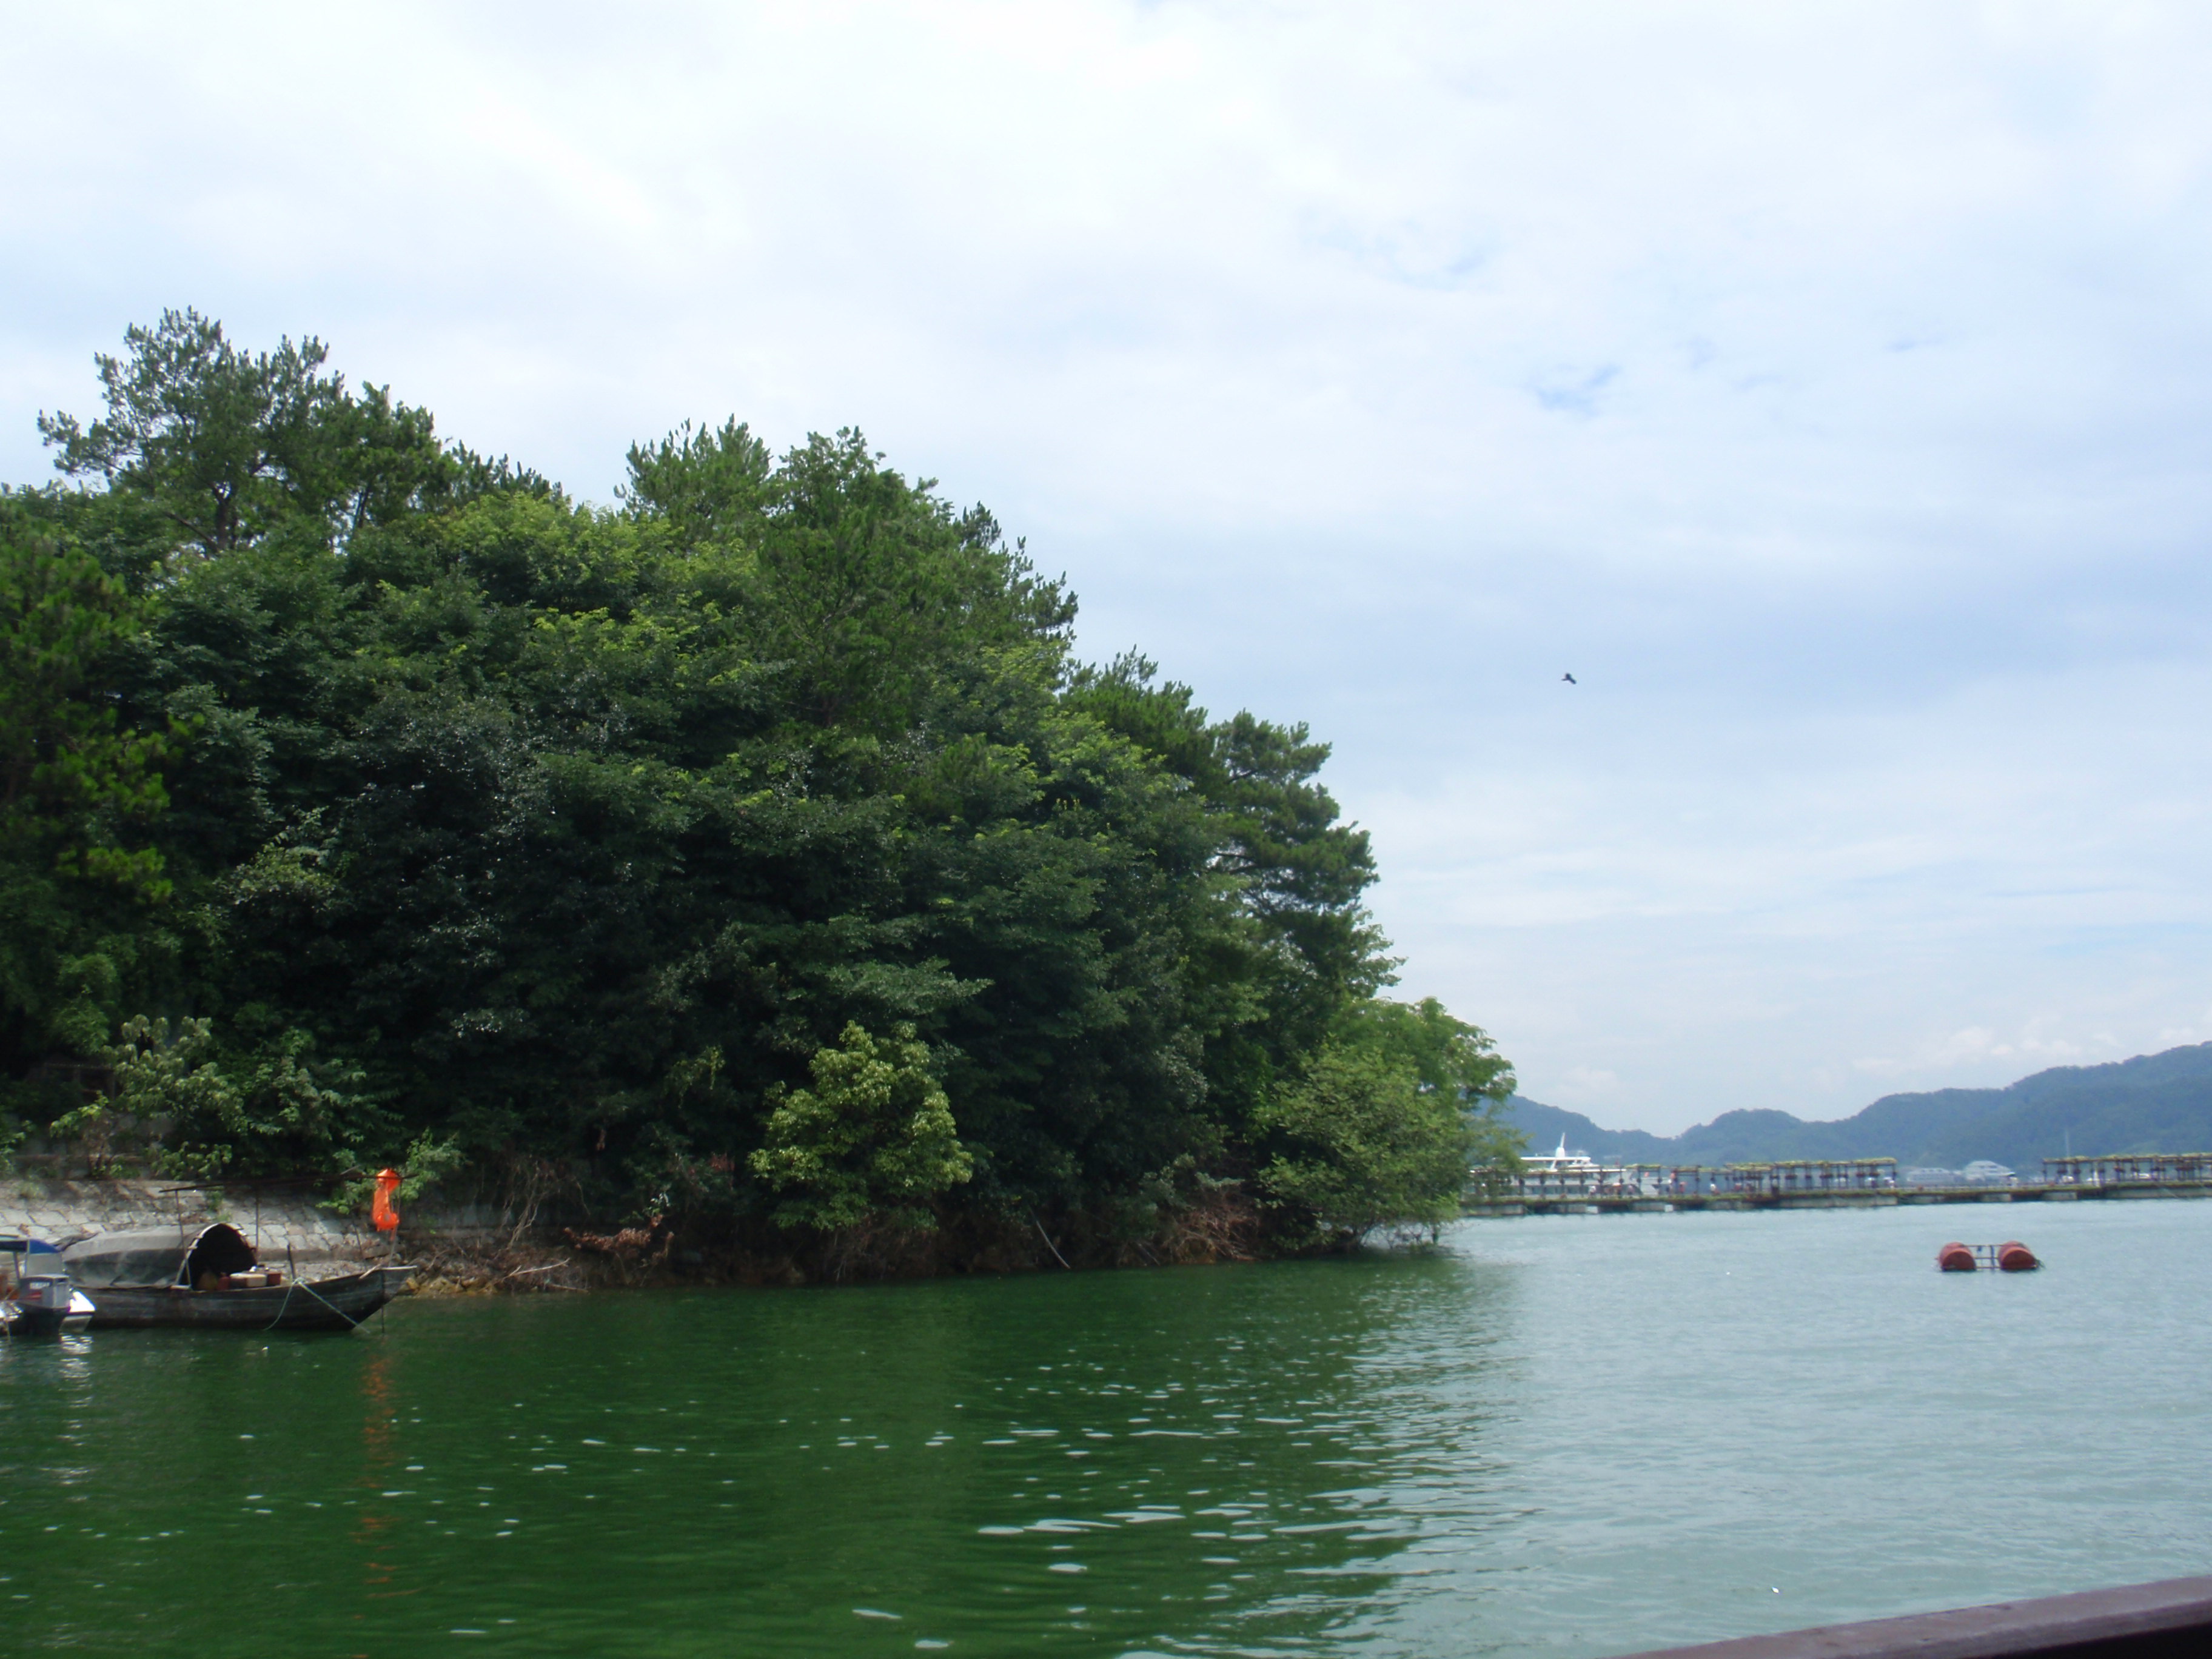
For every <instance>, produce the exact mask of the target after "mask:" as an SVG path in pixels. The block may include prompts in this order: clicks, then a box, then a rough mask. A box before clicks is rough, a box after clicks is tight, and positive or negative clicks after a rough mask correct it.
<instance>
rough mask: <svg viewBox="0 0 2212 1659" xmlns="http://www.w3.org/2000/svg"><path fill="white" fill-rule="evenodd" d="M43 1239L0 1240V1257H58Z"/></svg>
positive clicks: (58, 1251) (56, 1252)
mask: <svg viewBox="0 0 2212 1659" xmlns="http://www.w3.org/2000/svg"><path fill="white" fill-rule="evenodd" d="M60 1254H61V1251H60V1250H58V1249H56V1248H55V1247H54V1246H53V1245H52V1244H49V1243H46V1240H45V1239H43V1238H0V1255H60Z"/></svg>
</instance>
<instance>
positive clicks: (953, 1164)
mask: <svg viewBox="0 0 2212 1659" xmlns="http://www.w3.org/2000/svg"><path fill="white" fill-rule="evenodd" d="M323 361H324V354H323V350H322V348H321V347H320V346H319V345H318V344H317V343H314V342H313V341H309V342H307V343H304V344H301V345H297V346H295V345H293V344H292V343H289V342H286V343H284V344H283V346H282V347H280V349H278V350H277V351H276V352H274V353H270V354H263V355H258V356H256V355H252V354H249V353H246V352H243V351H241V350H239V349H236V348H235V347H234V346H233V345H232V344H231V343H230V342H229V341H228V339H226V338H225V337H224V336H223V335H222V331H221V330H220V329H219V328H217V327H216V325H214V324H212V323H210V322H208V321H206V320H204V319H201V318H199V317H197V316H196V315H193V314H191V313H183V314H177V313H170V314H168V315H167V316H165V317H164V318H163V319H162V321H161V324H160V325H158V326H157V327H155V328H153V329H149V330H136V329H134V330H133V331H131V334H130V335H129V337H128V339H127V351H126V354H125V357H123V358H122V359H109V358H102V359H101V360H100V380H101V386H102V389H103V392H104V396H105V399H106V416H104V418H102V419H100V420H98V421H95V422H92V423H91V424H89V425H84V424H82V423H80V422H78V421H76V420H75V419H73V418H71V417H70V416H50V417H46V418H45V419H43V420H42V422H41V427H42V429H43V430H44V431H45V433H46V435H47V438H48V440H49V441H50V443H52V445H53V446H54V447H55V449H56V452H57V455H58V465H59V466H60V467H61V469H62V470H63V471H64V473H65V474H67V475H69V476H70V477H73V478H75V479H77V480H79V481H80V482H79V483H78V485H77V487H74V488H71V487H64V486H60V485H56V486H51V487H48V488H46V489H18V490H14V491H10V492H8V493H6V494H4V495H0V583H4V587H0V653H4V654H0V665H4V671H5V676H6V678H5V684H4V687H0V695H4V696H5V698H6V700H7V702H6V709H7V712H8V714H9V720H8V727H9V731H8V735H7V738H6V744H7V747H6V748H5V749H4V750H0V767H4V768H5V773H4V775H5V779H6V791H7V793H6V798H5V805H4V811H5V817H4V819H0V835H4V841H0V858H4V866H0V910H4V921H5V931H6V943H5V945H4V955H0V1060H4V1062H5V1066H6V1069H7V1073H8V1074H9V1076H10V1077H14V1078H17V1079H22V1078H25V1077H27V1075H29V1073H31V1072H32V1070H33V1067H34V1066H37V1065H38V1064H39V1063H40V1062H52V1061H54V1060H69V1059H82V1060H100V1059H101V1058H102V1057H103V1056H104V1057H105V1058H106V1060H108V1061H109V1062H110V1063H111V1064H112V1066H114V1068H115V1071H114V1075H115V1077H116V1079H118V1088H117V1089H116V1091H115V1092H114V1097H113V1098H112V1100H111V1102H110V1103H109V1105H110V1108H111V1109H112V1118H111V1120H110V1121H108V1123H107V1125H106V1128H107V1130H108V1131H112V1132H113V1133H118V1134H119V1133H124V1132H125V1129H126V1128H127V1127H129V1126H131V1125H135V1126H136V1128H137V1133H139V1135H140V1136H141V1139H142V1140H143V1143H144V1144H143V1148H142V1150H143V1156H144V1157H146V1158H149V1159H152V1160H154V1161H156V1162H160V1163H161V1164H163V1166H164V1167H167V1168H170V1169H174V1170H191V1171H196V1172H200V1173H203V1174H204V1173H209V1172H214V1171H219V1170H230V1171H232V1172H234V1173H243V1172H249V1171H287V1170H303V1171H304V1170H312V1171H317V1172H325V1173H340V1172H344V1171H347V1170H357V1169H359V1168H362V1167H364V1166H374V1164H377V1163H380V1162H382V1161H385V1160H388V1159H392V1158H399V1157H401V1156H402V1155H403V1149H404V1148H407V1147H410V1146H413V1147H415V1148H416V1149H417V1151H418V1153H420V1152H422V1149H423V1148H425V1147H436V1146H453V1147H457V1148H458V1149H459V1152H461V1153H462V1154H464V1155H465V1157H466V1158H468V1159H469V1160H470V1161H471V1164H473V1165H474V1166H475V1167H477V1169H478V1170H481V1171H484V1172H488V1173H490V1174H492V1175H495V1176H496V1175H497V1174H498V1172H500V1171H501V1170H506V1169H508V1168H511V1167H513V1166H515V1165H516V1164H518V1163H524V1162H526V1163H528V1164H531V1166H532V1168H537V1169H543V1168H544V1167H546V1166H547V1165H548V1164H554V1165H557V1166H558V1167H559V1168H561V1169H562V1170H565V1171H567V1172H568V1178H570V1179H571V1180H572V1182H573V1190H574V1191H575V1192H576V1193H578V1194H581V1195H582V1196H583V1197H584V1199H585V1200H586V1201H587V1202H589V1203H590V1204H592V1205H593V1206H597V1207H599V1208H600V1209H604V1210H608V1211H635V1212H640V1213H648V1212H649V1213H653V1214H663V1215H665V1214H675V1215H680V1216H682V1217H684V1218H686V1219H687V1221H688V1222H690V1223H691V1224H695V1225H700V1226H702V1227H703V1226H708V1225H728V1226H729V1227H732V1228H735V1229H738V1230H743V1229H744V1228H746V1227H749V1226H755V1225H781V1226H785V1227H793V1228H800V1229H807V1228H812V1229H833V1230H834V1229H837V1228H845V1227H850V1226H853V1225H859V1224H860V1222H861V1221H862V1220H863V1219H866V1220H869V1221H872V1222H879V1223H880V1222H885V1221H890V1222H897V1223H902V1224H908V1225H928V1224H930V1223H933V1222H934V1221H939V1220H943V1219H945V1218H947V1217H949V1216H951V1215H955V1214H957V1215H960V1216H963V1217H968V1218H976V1217H990V1216H997V1217H1002V1218H1014V1217H1020V1216H1024V1215H1030V1216H1034V1214H1035V1213H1036V1212H1037V1211H1038V1210H1040V1209H1042V1210H1044V1211H1046V1212H1053V1213H1058V1214H1061V1215H1074V1214H1108V1213H1115V1214H1121V1213H1126V1212H1127V1208H1128V1205H1129V1203H1130V1201H1131V1200H1133V1197H1134V1195H1137V1194H1144V1193H1147V1192H1158V1191H1159V1190H1162V1172H1164V1171H1173V1170H1183V1171H1192V1170H1195V1171H1199V1172H1201V1173H1202V1175H1203V1176H1204V1178H1205V1179H1206V1181H1209V1182H1217V1183H1218V1182H1223V1181H1251V1180H1255V1179H1256V1181H1257V1183H1258V1184H1257V1187H1256V1188H1255V1196H1257V1197H1260V1198H1261V1199H1263V1200H1264V1208H1265V1209H1266V1211H1267V1215H1268V1216H1269V1217H1270V1218H1271V1220H1270V1225H1271V1226H1272V1227H1273V1229H1274V1231H1275V1236H1276V1237H1279V1238H1281V1239H1285V1240H1290V1239H1297V1240H1310V1239H1312V1238H1316V1237H1322V1236H1328V1237H1343V1236H1347V1235H1350V1234H1353V1233H1356V1232H1358V1231H1362V1230H1364V1227H1365V1226H1366V1225H1373V1224H1379V1223H1383V1222H1389V1221H1395V1220H1407V1219H1410V1220H1424V1219H1428V1218H1433V1217H1434V1216H1436V1215H1438V1214H1441V1213H1442V1212H1443V1211H1442V1209H1441V1208H1440V1206H1443V1205H1446V1204H1448V1203H1449V1201H1450V1200H1452V1199H1453V1198H1454V1197H1455V1194H1456V1193H1457V1191H1458V1188H1459V1186H1460V1185H1461V1183H1462V1181H1463V1180H1464V1177H1465V1170H1466V1159H1467V1156H1468V1153H1469V1152H1470V1150H1473V1151H1474V1152H1479V1153H1480V1155H1482V1156H1484V1157H1486V1158H1510V1152H1511V1146H1510V1139H1507V1138H1504V1137H1503V1136H1502V1133H1501V1132H1500V1131H1499V1130H1498V1128H1497V1127H1496V1125H1495V1123H1494V1122H1493V1121H1492V1120H1491V1118H1490V1117H1489V1115H1488V1114H1489V1113H1490V1112H1491V1111H1492V1109H1494V1106H1495V1103H1497V1102H1498V1101H1499V1100H1502V1099H1503V1098H1504V1096H1505V1095H1506V1094H1507V1093H1509V1092H1510V1086H1511V1077H1510V1072H1508V1071H1507V1070H1506V1068H1505V1066H1504V1062H1503V1061H1501V1060H1498V1058H1497V1057H1496V1055H1495V1054H1492V1052H1491V1050H1490V1048H1489V1045H1488V1043H1487V1041H1486V1039H1484V1038H1483V1036H1481V1034H1480V1032H1479V1031H1477V1030H1474V1028H1473V1027H1470V1026H1466V1025H1462V1024H1459V1023H1457V1022H1455V1021H1452V1020H1450V1019H1449V1016H1446V1015H1444V1014H1443V1011H1442V1010H1441V1009H1439V1008H1437V1007H1436V1006H1435V1005H1434V1004H1432V1003H1431V1004H1425V1005H1423V1006H1421V1007H1420V1008H1418V1009H1415V1008H1409V1007H1406V1006H1402V1005H1398V1004H1394V1003H1389V1002H1387V1001H1383V1000H1380V999H1379V998H1378V996H1377V993H1378V992H1379V990H1380V989H1381V988H1382V987H1383V986H1384V985H1385V984H1386V983H1388V982H1389V966H1390V964H1389V959H1388V958H1387V957H1386V956H1385V955H1384V954H1383V952H1384V948H1385V947H1384V945H1383V941H1382V940H1381V939H1380V938H1379V937H1378V936H1377V934H1376V931H1375V930H1374V928H1373V927H1372V926H1371V925H1370V922H1369V921H1368V920H1367V917H1366V915H1365V913H1364V911H1363V909H1362V908H1361V903H1360V901H1361V896H1362V894H1363V892H1364V890H1365V889H1366V887H1367V886H1368V885H1369V884H1370V882H1371V881H1372V880H1373V878H1374V866H1373V861H1372V858H1371V856H1370V849H1369V846H1368V842H1367V838H1366V836H1364V834H1363V833H1361V832H1360V831H1358V830H1357V829H1353V828H1351V827H1349V826H1347V825H1346V824H1344V823H1340V822H1339V821H1338V816H1337V811H1336V807H1335V805H1334V802H1333V801H1332V800H1331V799H1329V796H1328V793H1327V792H1326V791H1325V790H1324V789H1322V787H1320V785H1319V784H1318V783H1317V782H1316V772H1317V771H1318V769H1319V768H1320V767H1321V765H1322V762H1323V760H1324V759H1325V758H1326V757H1327V753H1328V751H1327V750H1326V748H1325V747H1323V746H1322V745H1321V744H1316V743H1315V742H1313V741H1311V740H1310V738H1309V737H1308V736H1307V734H1306V732H1305V731H1304V728H1303V727H1299V726H1277V725H1274V724H1272V723H1270V722H1267V721H1265V720H1260V719H1257V718H1255V717H1254V716H1252V715H1250V714H1238V715H1237V716H1235V717H1234V718H1232V719H1229V720H1213V719H1212V718H1211V717H1209V716H1208V715H1207V714H1206V712H1205V711H1204V710H1202V709H1200V708H1197V707H1196V706H1195V705H1194V702H1193V699H1192V696H1191V694H1190V692H1189V691H1188V690H1187V689H1186V688H1184V687H1182V686H1179V685H1176V684H1169V683H1164V682H1162V681H1160V680H1159V679H1158V678H1157V676H1156V674H1155V672H1154V670H1153V668H1152V665H1150V664H1149V663H1147V662H1145V661H1144V660H1142V659H1138V658H1135V657H1129V658H1125V659H1121V660H1120V661H1117V662H1115V663H1113V664H1110V665H1106V666H1103V667H1096V666H1087V665H1083V664H1080V663H1079V662H1078V661H1077V660H1076V659H1074V657H1073V654H1072V649H1071V643H1070V633H1071V628H1072V624H1073V617H1074V611H1075V608H1074V602H1073V598H1072V596H1071V595H1070V594H1069V593H1068V592H1066V588H1065V586H1063V585H1062V584H1061V583H1060V582H1057V581H1052V580H1045V579H1043V578H1042V577H1040V576H1039V575H1038V574H1037V573H1036V571H1035V569H1034V568H1032V566H1031V565H1030V561H1029V560H1028V558H1027V557H1026V556H1025V555H1024V550H1023V549H1022V547H1021V546H1020V544H1018V543H1012V544H1010V543H1009V542H1008V541H1007V539H1006V538H1005V537H1004V536H1003V535H1002V534H1001V532H1000V528H999V526H998V525H997V524H996V523H995V522H994V520H993V519H992V518H991V516H990V515H989V514H988V513H986V512H985V511H983V510H982V509H981V508H980V507H976V508H972V509H969V510H966V511H961V510H957V509H955V508H954V507H951V506H950V505H949V504H947V503H946V502H945V501H944V500H943V499H942V498H941V497H940V496H939V495H937V494H936V493H935V491H934V489H933V487H932V486H931V484H930V483H927V482H926V481H924V482H915V481H910V480H908V479H907V478H905V477H902V476H901V475H900V474H898V473H897V472H895V471H890V470H889V469H888V468H887V467H885V466H884V465H883V462H882V459H881V458H880V457H878V456H877V455H875V454H874V453H872V452H871V451H870V450H869V449H868V448H867V447H866V444H865V443H864V442H863V441H862V440H861V439H860V435H858V434H857V433H852V432H847V433H841V434H839V435H836V437H829V438H825V437H814V438H811V439H809V440H808V441H806V442H805V443H804V444H801V445H799V446H798V447H795V448H793V449H792V450H791V451H790V452H789V453H786V454H784V455H782V456H781V457H780V458H779V457H776V456H774V455H772V454H771V453H770V452H769V449H768V448H767V447H766V446H765V445H763V443H762V442H761V441H759V440H758V439H757V438H756V437H754V436H753V435H751V434H750V432H749V431H748V430H747V429H746V428H744V426H742V425H738V424H736V423H734V422H733V423H730V424H726V425H724V426H722V427H720V428H710V429H704V430H699V429H694V428H690V427H686V428H684V429H683V430H681V431H679V432H678V433H677V434H675V435H672V436H671V437H670V438H669V439H667V440H665V441H662V442H659V443H656V444H652V445H647V446H641V447H636V448H634V449H633V450H632V451H631V453H630V455H629V483H628V485H627V486H626V487H625V489H623V491H622V492H621V498H620V500H619V501H618V503H617V505H616V506H615V507H611V508H598V507H589V506H585V505H580V504H578V503H576V502H574V501H571V500H569V499H568V497H567V496H566V495H564V494H563V493H562V491H560V490H559V489H556V488H555V487H553V486H551V485H550V484H548V483H546V482H545V481H544V480H543V479H541V478H539V477H537V476H536V475H534V474H532V473H529V472H526V471H518V470H517V469H514V468H513V467H511V466H509V465H507V464H506V463H505V462H504V461H501V462H487V461H484V460H483V459H481V458H479V457H477V456H475V455H473V454H471V453H470V452H468V451H466V450H465V449H462V448H460V447H455V446H449V445H446V444H444V443H442V442H441V441H440V440H439V439H438V437H437V436H436V435H435V429H434V426H433V423H432V421H431V419H430V417H429V416H428V414H426V413H424V412H423V411H422V410H416V409H412V408H410V407H408V406H406V405H404V404H397V403H395V402H393V401H392V398H390V396H389V395H388V393H387V392H386V391H384V390H382V389H380V388H376V387H368V388H365V389H363V390H362V391H361V392H354V391H353V390H351V389H349V387H348V386H346V385H345V383H344V381H343V379H342V378H340V377H337V376H331V375H325V374H323V373H322V372H321V371H322V363H323ZM149 1021H150V1022H151V1023H148V1022H149ZM165 1022H173V1024H171V1023H165ZM126 1051H127V1052H126ZM48 1069H49V1070H51V1069H52V1067H51V1066H49V1067H48ZM12 1098H13V1101H14V1105H15V1111H16V1113H17V1114H18V1115H21V1116H32V1117H37V1118H38V1119H39V1121H51V1120H52V1117H53V1115H54V1110H53V1109H54V1107H55V1106H56V1105H57V1102H56V1101H55V1100H53V1099H51V1098H44V1097H40V1096H39V1095H38V1093H37V1091H36V1087H35V1085H30V1084H22V1085H15V1094H14V1096H13V1097H12ZM125 1119H127V1120H128V1123H127V1124H125V1123H124V1122H123V1120H125ZM426 1135H427V1136H428V1139H427V1140H426V1139H425V1137H426ZM1355 1143H1356V1145H1355ZM120 1144H121V1143H119V1142H118V1145H120ZM1355 1152H1357V1154H1358V1155H1357V1156H1354V1153H1355ZM1363 1158H1364V1159H1365V1160H1366V1161H1365V1162H1364V1163H1363V1162H1362V1161H1361V1159H1363ZM1316 1160H1319V1161H1321V1162H1322V1163H1328V1162H1329V1161H1331V1160H1339V1161H1340V1162H1341V1163H1342V1169H1341V1170H1340V1171H1339V1172H1338V1174H1337V1175H1335V1176H1332V1180H1334V1182H1336V1184H1335V1185H1334V1186H1328V1187H1327V1188H1326V1189H1324V1187H1323V1186H1318V1185H1315V1184H1313V1182H1311V1181H1304V1184H1301V1180H1302V1178H1296V1179H1294V1178H1293V1176H1292V1174H1291V1172H1293V1171H1296V1170H1299V1169H1302V1168H1307V1167H1309V1166H1310V1165H1312V1164H1314V1163H1315V1162H1316ZM1370 1166H1371V1168H1370ZM1360 1170H1369V1171H1370V1173H1369V1174H1367V1175H1362V1174H1360V1173H1359V1171H1360ZM1263 1172H1266V1173H1263ZM1346 1182H1349V1183H1350V1184H1351V1185H1350V1188H1346V1187H1345V1183H1346ZM1184 1184H1185V1185H1186V1186H1188V1182H1185V1183H1184ZM1170 1185H1172V1183H1170ZM1212 1189H1218V1188H1212ZM1340 1189H1342V1190H1340ZM1352 1189H1358V1190H1357V1191H1352ZM1324 1190H1326V1194H1327V1196H1326V1197H1324ZM1347 1191H1350V1192H1351V1195H1350V1196H1346V1195H1345V1193H1346V1192H1347Z"/></svg>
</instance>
